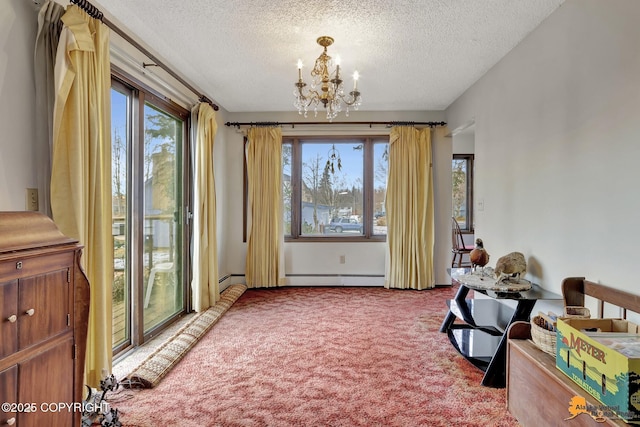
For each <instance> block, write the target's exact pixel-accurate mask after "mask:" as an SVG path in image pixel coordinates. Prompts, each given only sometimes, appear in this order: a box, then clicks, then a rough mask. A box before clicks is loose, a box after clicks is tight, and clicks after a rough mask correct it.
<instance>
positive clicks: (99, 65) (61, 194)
mask: <svg viewBox="0 0 640 427" xmlns="http://www.w3.org/2000/svg"><path fill="white" fill-rule="evenodd" d="M61 19H62V22H63V23H64V27H63V30H62V33H61V35H60V42H59V45H58V51H57V56H56V66H55V82H56V100H55V107H54V120H53V150H52V168H51V209H52V213H53V219H54V221H55V222H56V223H57V224H58V226H59V228H60V230H61V231H62V232H63V233H64V234H66V235H68V236H70V237H74V238H76V239H78V240H79V241H80V243H81V244H82V245H84V251H83V256H82V264H83V268H84V270H85V272H86V274H87V277H88V279H89V283H90V286H91V303H90V308H89V331H88V338H87V355H86V365H85V377H86V378H85V382H86V383H87V384H88V385H90V386H93V387H97V386H98V385H99V383H100V380H101V379H102V377H103V371H106V372H110V371H111V354H112V350H111V344H112V343H111V340H112V337H111V329H112V326H111V313H112V312H111V301H112V291H111V289H112V282H113V242H112V236H111V204H112V200H111V98H110V88H111V73H110V58H109V29H108V28H107V27H106V26H105V25H104V24H102V22H100V21H99V20H97V19H93V18H91V17H89V16H88V15H87V14H86V13H85V12H83V11H82V10H81V9H80V8H79V7H78V6H76V5H71V6H69V7H68V8H67V11H66V12H65V14H64V15H63V16H62V18H61Z"/></svg>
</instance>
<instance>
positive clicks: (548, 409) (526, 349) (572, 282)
mask: <svg viewBox="0 0 640 427" xmlns="http://www.w3.org/2000/svg"><path fill="white" fill-rule="evenodd" d="M562 295H563V299H564V305H565V306H584V305H585V296H590V297H593V298H595V299H596V300H597V305H598V307H597V311H598V316H597V317H600V318H601V317H603V314H604V310H605V304H611V305H613V306H615V307H618V308H620V309H621V310H622V311H621V315H620V316H616V317H622V318H626V317H627V311H632V312H634V313H640V296H638V295H633V294H630V293H628V292H624V291H621V290H619V289H615V288H611V287H608V286H604V285H600V284H598V283H594V282H590V281H588V280H585V278H584V277H569V278H566V279H564V280H563V282H562ZM593 317H596V316H593ZM507 338H508V341H507V342H508V344H507V374H506V375H507V379H506V381H507V408H508V409H509V411H510V412H511V413H512V414H513V415H514V416H515V417H516V419H517V420H518V422H519V423H520V424H521V425H522V426H524V427H527V426H540V425H564V424H566V425H567V426H568V427H569V426H602V425H608V426H624V425H628V424H627V423H625V422H624V421H622V420H620V419H613V418H610V419H607V420H606V422H605V423H598V422H596V421H595V420H594V419H593V418H591V417H590V416H588V415H586V414H581V415H578V416H577V417H575V418H573V419H572V420H570V421H565V419H567V418H569V417H571V413H570V412H569V403H570V401H571V398H573V397H574V396H581V397H584V398H585V399H586V401H587V403H588V404H591V405H594V406H595V407H599V406H602V404H601V403H600V402H598V401H597V400H596V399H595V398H593V397H591V396H590V395H589V394H588V393H587V392H586V391H584V390H583V389H582V388H581V387H580V386H578V385H577V384H575V383H574V382H573V381H572V380H570V379H569V378H568V377H567V376H566V375H565V374H564V373H562V372H561V371H560V370H558V369H557V368H556V361H555V358H554V357H553V356H551V355H549V354H547V353H545V352H543V351H542V350H540V349H539V348H538V347H537V346H536V345H535V344H534V343H533V341H531V325H530V323H528V322H516V323H514V324H513V325H511V327H510V328H509V330H508V331H507Z"/></svg>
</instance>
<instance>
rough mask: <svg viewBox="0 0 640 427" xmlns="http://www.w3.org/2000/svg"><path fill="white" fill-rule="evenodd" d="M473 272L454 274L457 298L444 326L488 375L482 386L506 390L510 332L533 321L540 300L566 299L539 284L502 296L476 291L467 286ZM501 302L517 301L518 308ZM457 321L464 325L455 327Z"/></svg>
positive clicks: (449, 303) (459, 348)
mask: <svg viewBox="0 0 640 427" xmlns="http://www.w3.org/2000/svg"><path fill="white" fill-rule="evenodd" d="M469 272H470V270H469V269H457V270H454V271H450V273H451V280H452V282H453V283H454V284H455V283H457V284H458V285H459V287H458V292H457V293H456V296H455V297H454V298H453V299H452V300H449V301H447V305H448V306H449V311H448V313H447V315H446V316H445V318H444V321H443V322H442V325H441V326H440V332H443V333H445V332H446V333H447V335H448V337H449V340H450V341H451V344H453V346H454V347H455V348H456V350H457V351H458V352H459V353H460V354H462V355H463V356H464V357H465V358H466V359H467V360H469V361H470V362H471V363H472V364H474V365H475V366H477V367H478V368H479V369H481V370H482V371H484V377H483V378H482V385H483V386H487V387H496V388H502V387H504V386H505V381H506V379H505V372H506V354H507V337H506V334H505V332H506V330H507V329H508V328H509V325H511V324H512V323H513V322H516V321H529V316H530V314H531V311H532V310H533V307H534V306H535V304H536V302H537V301H538V300H559V301H562V296H560V295H558V294H556V293H553V292H550V291H547V290H545V289H542V288H541V287H540V286H538V285H536V284H532V285H531V289H529V290H527V291H520V292H500V291H492V290H487V289H482V288H477V287H473V286H472V285H469V284H468V283H464V275H465V274H466V273H469ZM471 289H473V290H474V291H475V292H479V293H481V294H484V295H487V296H488V297H489V298H488V299H484V298H483V299H475V298H467V295H468V294H469V291H470V290H471ZM500 300H512V301H517V305H516V307H515V309H514V308H512V307H509V306H508V305H507V304H503V303H501V302H500ZM456 318H458V319H460V320H462V321H463V322H464V323H454V322H455V320H456Z"/></svg>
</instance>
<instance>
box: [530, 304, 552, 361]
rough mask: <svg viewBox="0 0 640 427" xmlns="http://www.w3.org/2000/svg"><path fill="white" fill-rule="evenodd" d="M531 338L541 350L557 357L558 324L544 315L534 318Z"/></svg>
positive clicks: (540, 314)
mask: <svg viewBox="0 0 640 427" xmlns="http://www.w3.org/2000/svg"><path fill="white" fill-rule="evenodd" d="M531 338H532V339H533V342H534V343H535V344H536V345H537V346H538V348H539V349H540V350H542V351H544V352H545V353H548V354H550V355H552V356H553V357H556V324H555V322H554V321H553V320H552V319H551V318H549V317H548V316H546V315H544V314H542V313H539V314H538V315H537V316H535V317H533V318H532V319H531Z"/></svg>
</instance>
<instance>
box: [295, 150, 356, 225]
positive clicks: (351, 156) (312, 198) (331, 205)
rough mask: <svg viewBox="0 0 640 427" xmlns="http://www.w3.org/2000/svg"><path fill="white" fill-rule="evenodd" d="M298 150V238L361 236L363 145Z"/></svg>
mask: <svg viewBox="0 0 640 427" xmlns="http://www.w3.org/2000/svg"><path fill="white" fill-rule="evenodd" d="M301 147H302V150H301V151H302V194H301V205H302V211H301V234H302V235H306V236H313V235H328V234H330V235H336V236H349V235H354V234H355V235H362V233H363V223H362V212H363V201H364V198H363V184H362V183H363V165H364V149H363V148H364V147H363V144H362V141H360V140H352V141H349V140H341V141H340V142H339V143H333V142H329V141H319V142H305V143H303V144H302V145H301Z"/></svg>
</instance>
